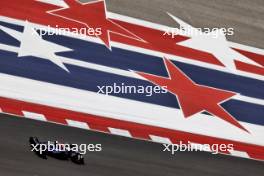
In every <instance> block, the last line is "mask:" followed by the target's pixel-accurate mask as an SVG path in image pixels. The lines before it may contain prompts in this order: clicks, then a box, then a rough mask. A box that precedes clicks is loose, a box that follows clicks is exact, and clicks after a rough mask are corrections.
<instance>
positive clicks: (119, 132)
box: [108, 127, 132, 137]
mask: <svg viewBox="0 0 264 176" xmlns="http://www.w3.org/2000/svg"><path fill="white" fill-rule="evenodd" d="M108 129H109V131H110V133H112V134H116V135H120V136H126V137H132V135H131V134H130V132H129V131H128V130H124V129H117V128H112V127H108Z"/></svg>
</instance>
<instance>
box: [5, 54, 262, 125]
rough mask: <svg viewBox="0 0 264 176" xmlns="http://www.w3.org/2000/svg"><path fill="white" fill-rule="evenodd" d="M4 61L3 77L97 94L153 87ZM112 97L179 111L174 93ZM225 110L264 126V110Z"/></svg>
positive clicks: (246, 106)
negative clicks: (113, 87)
mask: <svg viewBox="0 0 264 176" xmlns="http://www.w3.org/2000/svg"><path fill="white" fill-rule="evenodd" d="M0 58H1V59H0V72H1V73H6V74H10V75H16V76H22V77H26V78H31V79H34V80H39V81H45V82H50V83H54V84H59V85H64V86H69V87H74V88H78V89H83V90H89V91H94V92H97V91H98V90H99V89H98V87H97V86H105V85H113V84H114V83H116V84H118V85H121V84H122V83H125V84H126V85H132V86H135V85H142V86H144V87H146V86H151V85H152V84H151V83H149V82H148V81H144V80H138V79H133V78H128V77H124V76H119V75H115V74H109V73H105V72H101V71H95V70H91V69H85V68H81V67H77V66H73V65H67V67H68V68H69V70H70V71H71V73H70V74H68V73H66V72H65V71H64V70H62V69H61V68H59V67H58V66H56V65H55V64H53V63H52V62H50V61H47V60H43V59H41V58H35V57H21V58H17V56H16V54H14V53H11V52H6V51H0ZM112 95H114V96H117V97H123V98H127V99H132V100H137V101H142V102H148V103H152V104H158V105H162V106H167V107H173V108H179V106H178V104H177V100H176V97H175V96H174V95H172V94H170V93H167V94H153V95H152V96H145V95H144V94H112ZM223 107H224V108H225V109H227V110H228V111H229V112H230V113H231V114H232V115H233V116H234V117H236V118H237V119H238V120H240V121H244V122H248V123H254V124H259V125H264V118H263V114H264V107H263V106H260V105H255V104H250V103H246V102H241V101H237V100H231V101H228V102H225V103H223ZM164 118H166V117H164ZM176 118H177V117H176Z"/></svg>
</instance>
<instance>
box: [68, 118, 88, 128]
mask: <svg viewBox="0 0 264 176" xmlns="http://www.w3.org/2000/svg"><path fill="white" fill-rule="evenodd" d="M66 122H67V123H68V125H69V126H72V127H77V128H83V129H90V127H89V126H88V124H87V123H85V122H79V121H75V120H70V119H66Z"/></svg>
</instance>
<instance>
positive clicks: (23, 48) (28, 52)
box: [0, 22, 72, 72]
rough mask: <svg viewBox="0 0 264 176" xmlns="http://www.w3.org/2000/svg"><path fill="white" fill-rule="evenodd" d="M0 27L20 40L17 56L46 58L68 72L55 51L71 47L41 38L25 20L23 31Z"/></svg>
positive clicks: (68, 49)
mask: <svg viewBox="0 0 264 176" xmlns="http://www.w3.org/2000/svg"><path fill="white" fill-rule="evenodd" d="M0 29H1V30H3V31H4V32H6V33H8V34H9V35H11V36H12V37H14V38H16V39H17V40H19V41H20V48H19V51H18V57H23V56H35V57H38V58H42V59H46V60H49V61H51V62H53V63H54V64H56V65H57V66H59V67H60V68H62V69H63V70H65V71H67V72H69V70H68V69H67V68H66V66H65V65H64V64H63V62H62V61H61V59H60V58H59V56H57V55H56V54H55V53H56V52H63V51H72V49H70V48H67V47H64V46H61V45H58V44H55V43H52V42H49V41H46V40H43V39H42V37H41V36H39V34H38V33H37V32H36V31H35V29H34V26H33V25H32V24H31V23H29V22H25V27H24V31H23V33H21V32H18V31H16V30H13V29H9V28H6V27H3V26H0Z"/></svg>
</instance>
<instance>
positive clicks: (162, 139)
mask: <svg viewBox="0 0 264 176" xmlns="http://www.w3.org/2000/svg"><path fill="white" fill-rule="evenodd" d="M149 137H150V138H151V140H152V141H154V142H158V143H163V144H172V142H171V140H170V139H169V138H166V137H161V136H155V135H152V134H150V135H149Z"/></svg>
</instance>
